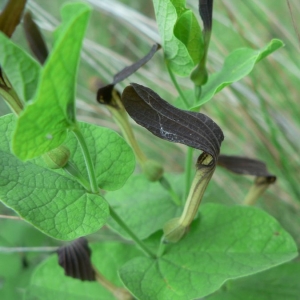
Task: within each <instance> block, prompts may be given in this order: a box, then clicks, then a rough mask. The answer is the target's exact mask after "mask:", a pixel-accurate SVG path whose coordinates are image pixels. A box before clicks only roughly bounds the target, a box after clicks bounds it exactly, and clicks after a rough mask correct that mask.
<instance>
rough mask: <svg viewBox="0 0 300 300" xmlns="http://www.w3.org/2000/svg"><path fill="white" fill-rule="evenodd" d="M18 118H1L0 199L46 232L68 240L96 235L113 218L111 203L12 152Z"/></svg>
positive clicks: (64, 177)
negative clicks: (13, 134)
mask: <svg viewBox="0 0 300 300" xmlns="http://www.w3.org/2000/svg"><path fill="white" fill-rule="evenodd" d="M14 125H15V118H14V117H13V116H12V115H7V116H5V117H2V118H0V133H1V135H0V166H1V169H0V198H1V200H2V202H3V203H5V205H7V206H8V207H10V208H12V209H14V210H15V211H16V212H17V213H18V214H19V215H20V216H21V217H22V218H24V219H25V220H26V221H28V222H29V223H31V224H33V225H34V226H35V227H37V228H38V229H39V230H41V231H43V232H44V233H46V234H48V235H50V236H52V237H54V238H57V239H64V240H71V239H75V238H77V237H80V236H84V235H87V234H89V233H92V232H95V231H96V230H98V229H99V228H100V227H101V226H103V225H104V224H105V222H106V220H107V218H108V216H109V209H108V204H107V202H106V201H105V200H104V199H103V198H102V197H101V196H99V195H94V194H88V193H87V192H86V191H85V189H84V188H83V187H82V186H81V185H79V183H77V181H74V180H73V179H72V178H70V177H69V176H67V175H63V173H59V172H55V171H54V170H50V169H47V168H46V167H45V166H43V162H42V161H41V160H40V159H38V160H34V161H30V162H26V163H23V162H21V161H20V160H18V159H17V158H16V157H15V156H14V155H13V154H11V152H10V140H11V135H12V131H13V128H14Z"/></svg>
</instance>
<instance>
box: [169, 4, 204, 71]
mask: <svg viewBox="0 0 300 300" xmlns="http://www.w3.org/2000/svg"><path fill="white" fill-rule="evenodd" d="M174 35H175V36H176V37H177V38H178V40H180V41H181V42H182V43H183V44H184V45H185V46H186V48H187V50H188V52H189V55H190V57H191V58H192V60H193V62H194V64H195V65H196V64H197V63H199V61H200V59H201V57H202V56H203V52H204V44H203V39H202V33H201V28H200V26H199V23H198V20H197V18H196V17H195V15H194V13H193V12H192V11H191V10H189V9H187V10H186V11H185V12H184V13H182V14H181V15H180V17H179V18H178V19H177V22H176V24H175V27H174Z"/></svg>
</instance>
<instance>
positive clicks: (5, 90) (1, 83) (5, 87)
mask: <svg viewBox="0 0 300 300" xmlns="http://www.w3.org/2000/svg"><path fill="white" fill-rule="evenodd" d="M0 96H2V97H3V99H4V100H5V101H6V103H7V104H8V106H9V107H10V109H11V110H12V111H13V112H14V113H15V114H16V115H17V116H18V115H19V114H20V113H21V111H22V110H23V103H22V101H21V100H20V98H19V97H18V95H17V93H16V92H15V90H14V89H13V87H12V85H11V83H10V82H9V80H8V78H7V77H6V75H5V74H4V72H3V70H2V69H1V67H0Z"/></svg>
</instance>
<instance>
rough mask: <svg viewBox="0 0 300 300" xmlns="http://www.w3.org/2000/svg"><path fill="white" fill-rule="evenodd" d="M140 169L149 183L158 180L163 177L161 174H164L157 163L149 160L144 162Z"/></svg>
mask: <svg viewBox="0 0 300 300" xmlns="http://www.w3.org/2000/svg"><path fill="white" fill-rule="evenodd" d="M142 169H143V171H144V174H145V175H146V177H147V179H148V180H149V181H157V180H159V179H160V178H161V177H162V176H163V173H164V169H163V167H162V166H161V165H160V164H159V163H158V162H156V161H154V160H151V159H150V160H146V161H145V162H144V163H143V164H142Z"/></svg>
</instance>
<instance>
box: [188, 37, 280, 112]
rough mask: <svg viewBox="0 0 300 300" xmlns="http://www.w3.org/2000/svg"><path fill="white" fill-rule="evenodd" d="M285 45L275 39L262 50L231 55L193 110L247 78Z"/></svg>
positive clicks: (242, 50)
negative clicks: (260, 62)
mask: <svg viewBox="0 0 300 300" xmlns="http://www.w3.org/2000/svg"><path fill="white" fill-rule="evenodd" d="M283 45H284V44H283V42H282V41H280V40H277V39H273V40H272V41H271V42H270V43H269V44H268V45H267V46H266V47H264V48H262V49H261V50H253V49H249V48H241V49H237V50H235V51H234V52H232V53H231V54H229V56H228V57H227V58H226V59H225V62H224V65H223V68H222V70H221V71H220V72H218V73H215V74H212V75H211V76H210V77H209V79H208V81H207V83H206V84H205V85H204V86H203V90H202V95H201V99H200V101H198V102H197V103H196V105H195V106H194V107H193V109H199V107H200V106H201V105H203V104H204V103H206V102H208V101H209V100H210V99H211V98H212V97H213V96H214V95H215V94H216V93H218V92H219V91H221V90H222V89H223V88H224V87H226V86H227V85H230V84H232V83H233V82H235V81H238V80H240V79H242V78H243V77H245V76H247V75H248V74H249V73H250V72H251V71H252V69H253V68H254V65H255V64H256V63H257V62H259V61H260V60H261V59H263V58H265V57H266V56H268V55H270V54H271V53H273V52H274V51H276V50H277V49H279V48H281V47H283ZM191 93H194V91H191ZM193 97H194V95H193Z"/></svg>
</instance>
